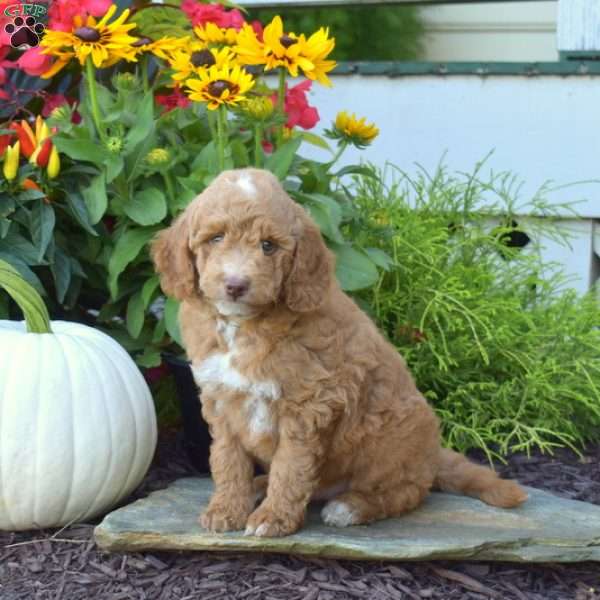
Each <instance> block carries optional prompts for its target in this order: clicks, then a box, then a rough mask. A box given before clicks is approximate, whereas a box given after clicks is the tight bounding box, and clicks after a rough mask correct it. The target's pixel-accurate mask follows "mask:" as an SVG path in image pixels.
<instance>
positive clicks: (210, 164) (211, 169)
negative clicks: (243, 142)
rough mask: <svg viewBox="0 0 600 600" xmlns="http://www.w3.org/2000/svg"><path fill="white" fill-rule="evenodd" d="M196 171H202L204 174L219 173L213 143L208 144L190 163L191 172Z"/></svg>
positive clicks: (215, 149) (217, 159)
mask: <svg viewBox="0 0 600 600" xmlns="http://www.w3.org/2000/svg"><path fill="white" fill-rule="evenodd" d="M197 169H202V171H205V172H206V173H214V174H216V173H218V172H219V158H218V156H217V146H216V145H215V142H214V141H212V140H211V141H210V142H208V144H206V146H204V148H202V150H200V153H199V154H198V156H197V157H196V158H195V159H194V162H192V168H191V170H192V172H194V171H196V170H197Z"/></svg>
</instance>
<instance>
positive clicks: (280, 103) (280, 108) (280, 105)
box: [277, 67, 287, 147]
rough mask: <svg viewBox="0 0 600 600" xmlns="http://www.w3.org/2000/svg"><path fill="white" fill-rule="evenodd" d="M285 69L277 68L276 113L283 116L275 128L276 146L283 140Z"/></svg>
mask: <svg viewBox="0 0 600 600" xmlns="http://www.w3.org/2000/svg"><path fill="white" fill-rule="evenodd" d="M286 75H287V71H286V69H284V68H283V67H280V68H279V87H278V90H277V114H279V115H281V117H282V118H283V123H282V124H281V125H280V126H279V127H278V129H277V147H279V146H280V145H281V142H283V128H284V127H285V77H286Z"/></svg>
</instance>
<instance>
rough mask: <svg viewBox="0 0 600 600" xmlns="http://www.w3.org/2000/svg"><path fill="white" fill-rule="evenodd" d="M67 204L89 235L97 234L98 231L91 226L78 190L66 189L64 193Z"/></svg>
mask: <svg viewBox="0 0 600 600" xmlns="http://www.w3.org/2000/svg"><path fill="white" fill-rule="evenodd" d="M65 196H66V198H67V205H68V207H69V209H70V212H71V214H72V215H73V217H74V218H75V220H76V221H77V222H78V223H79V224H80V225H81V226H82V227H83V228H84V229H85V230H86V231H87V232H88V233H90V234H91V235H93V236H98V232H97V231H96V230H95V229H94V228H93V227H92V223H91V222H90V216H89V214H88V210H87V207H86V205H85V202H84V201H83V198H82V197H81V195H80V194H79V193H78V192H75V191H67V193H66V194H65Z"/></svg>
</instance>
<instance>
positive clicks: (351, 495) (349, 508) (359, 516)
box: [321, 481, 428, 527]
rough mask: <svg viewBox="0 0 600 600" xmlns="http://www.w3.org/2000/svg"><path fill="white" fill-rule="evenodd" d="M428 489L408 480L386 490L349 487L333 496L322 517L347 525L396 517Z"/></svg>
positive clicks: (324, 519) (337, 524) (328, 521)
mask: <svg viewBox="0 0 600 600" xmlns="http://www.w3.org/2000/svg"><path fill="white" fill-rule="evenodd" d="M427 493H428V490H427V489H423V487H421V486H419V485H417V484H415V483H411V482H408V481H407V482H404V483H403V484H398V485H397V486H394V487H390V488H389V489H386V490H377V491H369V492H367V491H359V490H350V491H349V492H346V493H344V494H340V495H339V496H337V497H336V498H334V499H333V500H330V501H329V502H328V503H327V504H326V505H325V506H324V508H323V510H322V511H321V518H322V519H323V522H324V523H325V524H326V525H332V526H334V527H348V526H349V525H363V524H365V523H371V522H372V521H378V520H380V519H385V518H388V517H397V516H399V515H401V514H402V513H405V512H408V511H410V510H413V509H414V508H416V507H417V506H419V504H421V502H422V501H423V499H424V498H425V496H426V495H427Z"/></svg>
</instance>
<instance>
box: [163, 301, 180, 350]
mask: <svg viewBox="0 0 600 600" xmlns="http://www.w3.org/2000/svg"><path fill="white" fill-rule="evenodd" d="M164 319H165V327H166V328H167V332H168V334H169V335H170V336H171V337H172V338H173V339H174V340H175V341H176V342H177V343H178V344H179V345H180V346H183V342H182V341H181V331H180V330H179V302H177V300H175V299H174V298H167V301H166V302H165V315H164Z"/></svg>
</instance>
